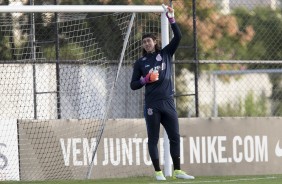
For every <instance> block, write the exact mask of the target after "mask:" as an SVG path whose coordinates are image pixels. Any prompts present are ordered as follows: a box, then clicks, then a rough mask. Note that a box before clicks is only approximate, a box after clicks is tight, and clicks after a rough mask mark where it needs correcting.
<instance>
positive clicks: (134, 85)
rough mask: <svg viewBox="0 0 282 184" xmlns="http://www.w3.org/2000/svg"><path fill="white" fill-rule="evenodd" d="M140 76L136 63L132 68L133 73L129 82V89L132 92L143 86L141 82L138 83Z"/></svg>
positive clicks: (137, 63)
mask: <svg viewBox="0 0 282 184" xmlns="http://www.w3.org/2000/svg"><path fill="white" fill-rule="evenodd" d="M141 76H142V73H141V70H140V67H139V62H138V61H136V62H135V63H134V66H133V73H132V77H131V82H130V88H131V89H132V90H137V89H140V88H142V87H143V86H144V84H141V81H140V78H141Z"/></svg>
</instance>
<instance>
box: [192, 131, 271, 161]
mask: <svg viewBox="0 0 282 184" xmlns="http://www.w3.org/2000/svg"><path fill="white" fill-rule="evenodd" d="M229 141H232V142H230V143H229ZM189 142H190V163H197V164H199V163H232V162H233V163H234V162H235V163H240V162H268V140H267V136H245V137H241V136H235V137H233V138H232V139H231V140H228V139H227V137H226V136H205V137H190V139H189ZM227 145H231V148H227Z"/></svg>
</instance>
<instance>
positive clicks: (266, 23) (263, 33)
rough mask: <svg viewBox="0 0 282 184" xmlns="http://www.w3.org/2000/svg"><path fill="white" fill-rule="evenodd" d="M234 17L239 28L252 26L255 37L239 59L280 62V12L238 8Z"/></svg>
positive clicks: (265, 9) (281, 27) (260, 8)
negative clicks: (246, 51)
mask: <svg viewBox="0 0 282 184" xmlns="http://www.w3.org/2000/svg"><path fill="white" fill-rule="evenodd" d="M234 15H235V16H236V17H237V20H238V22H239V28H240V29H244V28H245V27H246V25H252V26H253V28H254V30H255V36H254V38H253V39H252V41H251V42H250V43H249V44H248V45H247V49H248V54H247V55H242V57H241V59H254V60H255V59H257V60H281V56H282V37H281V35H282V14H281V10H276V11H275V10H272V9H271V8H269V7H258V8H255V9H254V10H252V11H249V10H247V9H244V8H238V9H236V10H235V11H234Z"/></svg>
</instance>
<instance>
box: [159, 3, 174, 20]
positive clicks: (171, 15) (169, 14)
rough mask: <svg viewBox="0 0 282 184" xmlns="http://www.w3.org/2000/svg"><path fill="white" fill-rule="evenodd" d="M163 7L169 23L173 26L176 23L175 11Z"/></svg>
mask: <svg viewBox="0 0 282 184" xmlns="http://www.w3.org/2000/svg"><path fill="white" fill-rule="evenodd" d="M162 7H163V8H164V10H165V12H166V17H167V18H168V21H169V23H171V24H173V23H175V18H174V9H173V8H172V7H169V6H166V5H164V4H162Z"/></svg>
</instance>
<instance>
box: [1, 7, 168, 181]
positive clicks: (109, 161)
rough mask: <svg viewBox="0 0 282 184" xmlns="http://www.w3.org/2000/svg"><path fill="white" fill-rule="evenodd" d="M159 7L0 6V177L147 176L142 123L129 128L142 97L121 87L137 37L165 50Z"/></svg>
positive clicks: (165, 32)
mask: <svg viewBox="0 0 282 184" xmlns="http://www.w3.org/2000/svg"><path fill="white" fill-rule="evenodd" d="M163 11H164V10H163V8H162V6H161V5H159V6H145V5H143V6H133V5H127V6H122V5H115V6H110V5H105V6H92V5H91V6H85V5H56V6H54V5H43V6H0V44H1V46H0V47H1V50H0V53H1V54H0V55H1V56H0V58H1V59H0V78H1V81H0V127H1V129H0V135H1V136H0V181H1V180H23V181H31V180H61V179H63V180H64V179H93V178H97V177H128V176H138V175H139V176H140V175H146V174H147V173H149V172H150V173H153V172H152V171H153V170H152V169H153V167H152V166H150V167H148V165H150V164H151V162H150V159H149V156H148V155H147V153H146V152H145V151H143V152H142V151H140V150H141V149H139V148H140V147H142V148H144V150H146V149H145V147H146V146H147V144H146V138H143V139H140V137H139V136H140V135H142V136H143V137H146V132H144V130H145V122H144V120H142V121H143V123H140V122H139V121H138V120H136V123H134V124H130V123H128V119H133V118H143V100H144V99H143V93H144V91H142V90H140V91H134V92H133V91H131V89H130V87H129V83H130V80H131V72H132V66H133V63H134V62H135V60H136V59H138V58H139V57H141V54H142V53H141V50H142V49H141V42H140V41H141V37H142V35H143V34H144V33H149V32H150V33H154V34H156V35H158V36H159V41H161V42H162V45H163V46H165V45H166V44H167V43H168V41H169V26H168V21H167V18H166V17H165V14H164V12H163ZM131 130H135V133H134V135H130V136H132V137H130V138H126V137H124V136H125V135H127V134H128V133H129V134H130V131H131ZM139 130H140V132H137V133H136V131H139ZM116 136H119V137H116ZM164 137H165V138H164V141H161V142H160V144H164V143H163V142H165V144H164V145H165V146H164V150H166V151H164V152H165V154H164V156H163V158H164V161H162V162H163V165H164V167H165V173H166V175H170V173H171V164H170V156H169V148H168V142H167V137H166V135H165V134H164ZM102 138H103V139H102ZM101 144H103V146H102V145H101ZM132 145H134V146H135V147H132ZM137 148H138V149H137ZM99 150H103V151H101V153H100V155H101V156H99V154H98V152H99ZM140 152H142V153H140ZM162 154H163V153H162ZM132 155H133V156H132ZM141 155H142V156H141ZM97 157H98V158H97ZM141 157H142V158H141ZM143 162H144V163H145V164H143ZM97 173H98V174H97Z"/></svg>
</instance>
